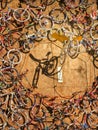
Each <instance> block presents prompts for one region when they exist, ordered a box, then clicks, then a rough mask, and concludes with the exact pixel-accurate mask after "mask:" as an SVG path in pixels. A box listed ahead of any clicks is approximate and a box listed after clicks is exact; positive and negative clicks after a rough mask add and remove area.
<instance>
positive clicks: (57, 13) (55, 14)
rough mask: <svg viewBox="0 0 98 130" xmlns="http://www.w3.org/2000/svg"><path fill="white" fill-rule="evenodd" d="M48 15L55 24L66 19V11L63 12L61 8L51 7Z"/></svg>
mask: <svg viewBox="0 0 98 130" xmlns="http://www.w3.org/2000/svg"><path fill="white" fill-rule="evenodd" d="M49 16H51V18H52V20H53V21H54V23H56V24H61V23H63V22H65V21H66V19H67V16H66V13H64V12H63V10H61V9H52V10H51V11H50V12H49Z"/></svg>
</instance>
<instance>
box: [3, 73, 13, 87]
mask: <svg viewBox="0 0 98 130" xmlns="http://www.w3.org/2000/svg"><path fill="white" fill-rule="evenodd" d="M2 80H3V82H4V83H5V84H6V85H7V88H9V87H11V86H12V85H13V84H14V76H13V75H12V73H11V72H9V71H5V72H3V74H2Z"/></svg>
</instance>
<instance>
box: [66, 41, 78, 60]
mask: <svg viewBox="0 0 98 130" xmlns="http://www.w3.org/2000/svg"><path fill="white" fill-rule="evenodd" d="M79 51H80V48H79V46H78V44H76V45H74V43H69V44H68V48H67V53H68V55H69V56H70V57H71V58H72V59H75V58H77V57H78V55H79Z"/></svg>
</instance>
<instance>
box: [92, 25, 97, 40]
mask: <svg viewBox="0 0 98 130" xmlns="http://www.w3.org/2000/svg"><path fill="white" fill-rule="evenodd" d="M90 36H91V37H92V39H93V40H98V23H95V24H94V25H93V26H92V27H91V29H90Z"/></svg>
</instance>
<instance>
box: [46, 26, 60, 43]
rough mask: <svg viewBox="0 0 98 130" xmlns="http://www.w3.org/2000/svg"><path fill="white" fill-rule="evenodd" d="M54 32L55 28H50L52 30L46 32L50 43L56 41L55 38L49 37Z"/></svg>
mask: <svg viewBox="0 0 98 130" xmlns="http://www.w3.org/2000/svg"><path fill="white" fill-rule="evenodd" d="M55 32H58V29H57V28H52V29H50V30H48V32H47V38H48V40H49V41H51V42H56V41H57V39H55V38H53V37H52V36H51V34H53V33H55Z"/></svg>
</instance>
